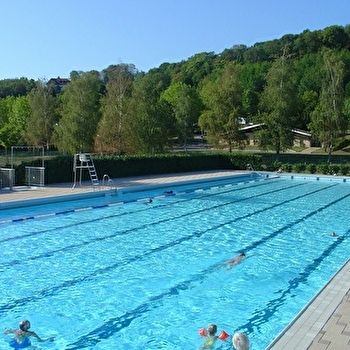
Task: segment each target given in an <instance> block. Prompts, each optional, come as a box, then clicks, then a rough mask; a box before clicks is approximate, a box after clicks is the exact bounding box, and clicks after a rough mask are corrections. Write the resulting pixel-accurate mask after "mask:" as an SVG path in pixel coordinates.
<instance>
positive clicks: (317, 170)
mask: <svg viewBox="0 0 350 350" xmlns="http://www.w3.org/2000/svg"><path fill="white" fill-rule="evenodd" d="M280 168H282V169H283V171H284V172H287V173H308V174H323V175H344V176H346V175H349V173H350V165H349V164H327V163H323V164H314V163H311V164H305V163H295V164H291V163H286V164H283V163H282V162H273V163H270V164H267V165H262V166H261V168H260V170H266V171H277V170H278V169H280Z"/></svg>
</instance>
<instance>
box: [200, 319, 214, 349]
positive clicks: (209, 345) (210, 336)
mask: <svg viewBox="0 0 350 350" xmlns="http://www.w3.org/2000/svg"><path fill="white" fill-rule="evenodd" d="M217 330H218V328H217V326H216V324H210V325H209V326H208V332H207V334H206V335H205V337H206V338H207V339H206V340H205V342H204V343H203V345H202V346H201V347H200V348H199V349H200V350H204V349H213V347H214V344H215V342H216V341H217V340H218V336H217V335H216V332H217Z"/></svg>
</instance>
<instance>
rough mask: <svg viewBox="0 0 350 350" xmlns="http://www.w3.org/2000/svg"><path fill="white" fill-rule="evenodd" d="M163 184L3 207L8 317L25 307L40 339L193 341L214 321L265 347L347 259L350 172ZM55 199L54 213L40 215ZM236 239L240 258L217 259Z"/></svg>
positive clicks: (11, 320)
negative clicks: (167, 191) (347, 177)
mask: <svg viewBox="0 0 350 350" xmlns="http://www.w3.org/2000/svg"><path fill="white" fill-rule="evenodd" d="M161 192H162V191H161V190H160V189H158V190H154V192H147V193H146V192H143V193H142V194H140V196H141V197H142V199H141V200H136V198H137V197H136V196H137V194H133V196H132V197H128V196H127V195H125V197H123V196H122V197H123V198H124V199H125V200H123V203H121V198H120V196H118V197H115V198H109V199H108V200H107V199H106V198H100V199H95V200H86V201H81V202H79V205H77V204H76V203H75V204H74V205H73V204H72V203H56V204H54V205H52V207H48V206H45V207H39V206H37V207H35V209H34V208H26V210H25V213H30V214H29V216H30V217H31V216H32V217H34V219H31V220H23V215H24V210H23V208H22V210H21V211H20V210H19V209H13V211H12V213H11V211H6V215H5V216H6V220H8V218H9V217H10V214H12V217H13V218H15V217H16V216H18V215H20V216H19V218H20V220H19V221H16V220H13V221H11V222H8V221H3V220H2V219H4V218H5V216H4V217H1V213H0V222H2V224H1V225H0V228H1V236H0V241H1V247H2V254H1V256H0V269H1V274H0V279H1V286H3V287H2V288H1V291H0V322H1V325H2V328H3V329H5V328H10V327H11V328H13V327H16V325H17V323H18V322H19V321H20V320H21V319H22V318H29V319H30V321H31V322H32V328H33V330H35V331H36V332H37V333H38V334H39V335H40V336H42V337H48V336H55V341H54V342H53V343H40V344H37V343H36V344H35V345H37V346H39V348H40V349H57V350H64V349H67V350H68V349H69V350H73V349H101V350H107V349H108V350H110V349H128V350H133V349H138V350H139V349H169V350H176V349H179V350H180V349H181V350H182V349H198V348H199V347H200V345H201V344H202V343H203V338H201V337H200V336H199V335H198V330H199V329H200V328H202V327H206V326H207V325H208V324H209V323H216V324H217V326H218V330H219V332H220V331H221V330H225V331H226V332H227V333H229V334H231V335H232V334H234V332H236V331H242V332H245V333H246V334H247V335H248V336H249V338H250V340H251V349H252V350H261V349H264V348H266V346H267V345H268V344H269V343H270V342H271V341H272V340H273V339H274V338H275V337H276V336H277V335H278V334H279V333H280V332H281V331H282V330H283V328H284V327H285V326H286V325H288V323H290V321H291V320H292V319H293V318H294V317H295V315H296V314H297V313H298V312H299V311H300V310H301V309H302V308H303V307H304V306H305V304H307V303H308V302H309V301H310V299H311V298H312V297H313V296H314V295H315V294H316V293H317V292H318V291H319V290H320V289H321V288H322V287H323V286H324V284H325V283H326V282H327V281H328V280H329V279H330V278H331V277H332V276H333V275H334V273H335V272H336V271H337V270H338V269H339V268H340V267H341V266H342V264H344V262H345V261H346V260H347V259H348V250H347V248H346V245H347V244H348V237H349V231H350V224H349V223H348V221H347V220H344V218H345V217H347V215H348V208H349V202H350V185H349V184H348V183H343V182H341V181H331V180H327V179H326V180H324V181H315V180H305V179H298V178H294V179H290V178H289V179H286V178H279V179H271V180H263V181H249V183H243V182H242V181H241V182H239V183H237V181H234V180H231V181H230V180H225V182H215V183H213V184H210V183H207V184H205V186H204V185H203V184H202V185H200V184H197V185H193V186H192V187H191V186H189V185H187V186H186V187H177V188H176V190H175V195H172V196H164V195H162V193H161ZM147 198H153V203H152V204H146V203H147ZM92 204H93V205H92ZM78 207H80V208H86V210H77V208H78ZM92 207H95V208H94V209H91V208H92ZM44 208H45V210H44ZM49 209H50V210H54V212H56V213H59V215H44V216H40V211H41V210H44V211H45V213H47V212H48V210H49ZM332 231H335V232H336V233H337V234H338V235H340V236H343V238H344V239H343V240H340V239H337V237H331V236H330V232H332ZM241 251H244V252H245V253H246V255H247V257H248V258H247V259H246V260H245V261H244V262H243V263H241V264H240V265H238V266H236V267H234V268H233V269H231V270H227V269H226V268H225V267H220V266H219V265H220V263H222V262H224V261H225V260H227V259H230V258H232V257H234V256H235V255H237V254H239V253H240V252H241ZM9 339H10V337H9V336H5V335H3V336H2V337H1V338H0V348H1V349H6V348H9V346H8V340H9ZM34 342H35V341H33V343H34ZM216 349H232V345H231V342H220V341H218V342H217V343H216Z"/></svg>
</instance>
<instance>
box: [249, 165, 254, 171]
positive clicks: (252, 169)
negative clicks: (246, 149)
mask: <svg viewBox="0 0 350 350" xmlns="http://www.w3.org/2000/svg"><path fill="white" fill-rule="evenodd" d="M247 170H250V171H255V170H254V167H253V165H252V164H247Z"/></svg>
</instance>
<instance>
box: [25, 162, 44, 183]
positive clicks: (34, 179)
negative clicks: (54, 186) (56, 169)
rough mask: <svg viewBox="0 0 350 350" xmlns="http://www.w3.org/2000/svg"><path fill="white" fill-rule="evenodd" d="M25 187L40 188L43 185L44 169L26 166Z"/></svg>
mask: <svg viewBox="0 0 350 350" xmlns="http://www.w3.org/2000/svg"><path fill="white" fill-rule="evenodd" d="M25 169H26V185H28V186H41V187H43V186H44V185H45V167H35V166H26V167H25Z"/></svg>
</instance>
